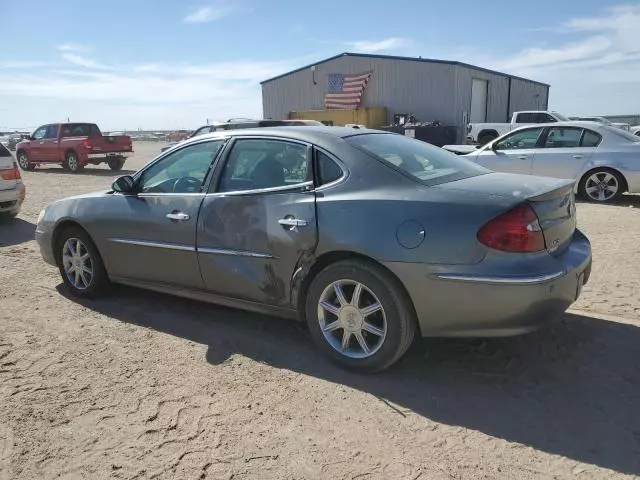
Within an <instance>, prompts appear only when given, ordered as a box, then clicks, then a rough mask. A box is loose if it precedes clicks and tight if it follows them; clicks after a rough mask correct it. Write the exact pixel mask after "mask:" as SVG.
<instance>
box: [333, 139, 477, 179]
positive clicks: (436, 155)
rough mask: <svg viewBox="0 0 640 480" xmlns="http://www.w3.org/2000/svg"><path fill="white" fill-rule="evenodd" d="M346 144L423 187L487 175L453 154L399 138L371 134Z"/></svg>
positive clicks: (420, 142)
mask: <svg viewBox="0 0 640 480" xmlns="http://www.w3.org/2000/svg"><path fill="white" fill-rule="evenodd" d="M345 140H346V141H347V142H348V143H350V144H351V145H353V146H354V147H357V148H359V149H361V150H364V151H365V152H367V153H369V154H370V155H372V156H373V157H375V158H377V159H379V160H382V161H383V162H384V163H386V164H388V165H391V166H392V167H394V168H395V169H397V170H400V171H401V172H403V173H405V174H407V175H409V176H410V177H412V178H413V179H414V180H417V181H419V182H421V183H424V184H426V185H438V184H440V183H446V182H453V181H455V180H460V179H463V178H468V177H474V176H476V175H483V174H485V173H489V170H487V169H485V168H483V167H481V166H479V165H476V164H475V163H472V162H470V161H468V160H465V159H462V158H460V157H459V156H457V155H454V154H453V153H449V152H447V151H446V150H443V149H441V148H439V147H435V146H433V145H430V144H428V143H425V142H422V141H420V140H414V139H411V138H407V137H404V136H402V135H394V134H384V133H373V134H367V135H355V136H353V137H347V138H346V139H345Z"/></svg>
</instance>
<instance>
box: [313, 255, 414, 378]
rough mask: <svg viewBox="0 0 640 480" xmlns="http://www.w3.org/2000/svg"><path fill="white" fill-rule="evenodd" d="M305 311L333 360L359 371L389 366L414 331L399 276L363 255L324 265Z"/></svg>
mask: <svg viewBox="0 0 640 480" xmlns="http://www.w3.org/2000/svg"><path fill="white" fill-rule="evenodd" d="M305 314H306V319H307V323H308V325H309V330H310V332H311V336H312V337H313V340H314V341H315V343H316V344H317V345H318V346H319V347H320V348H321V349H322V350H323V351H324V352H325V353H326V354H327V355H328V356H329V357H330V358H332V359H333V360H334V361H336V362H338V363H339V364H341V365H343V366H345V367H348V368H351V369H354V370H359V371H370V372H374V371H378V370H382V369H384V368H387V367H389V366H390V365H391V364H393V363H394V362H396V361H397V360H398V359H399V358H400V357H401V356H402V355H403V354H404V353H405V352H406V351H407V349H408V348H409V346H410V345H411V342H412V341H413V337H414V335H415V331H416V319H415V313H414V310H413V306H412V305H411V302H410V300H409V299H408V296H407V294H406V293H405V292H404V290H403V289H402V287H401V286H400V285H398V284H397V280H396V279H395V278H393V277H392V276H391V275H390V274H389V273H387V272H386V271H385V270H384V269H382V268H380V267H378V266H377V265H375V264H373V263H370V262H367V261H363V260H346V261H341V262H337V263H334V264H331V265H329V266H328V267H326V268H325V269H324V270H322V271H321V272H320V273H319V274H318V275H317V276H316V277H315V278H314V280H313V281H312V283H311V286H310V288H309V291H308V294H307V298H306V306H305Z"/></svg>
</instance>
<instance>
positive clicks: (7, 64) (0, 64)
mask: <svg viewBox="0 0 640 480" xmlns="http://www.w3.org/2000/svg"><path fill="white" fill-rule="evenodd" d="M51 65H52V64H51V63H50V62H30V61H24V60H7V61H0V69H30V68H42V67H48V66H51Z"/></svg>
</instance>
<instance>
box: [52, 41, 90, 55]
mask: <svg viewBox="0 0 640 480" xmlns="http://www.w3.org/2000/svg"><path fill="white" fill-rule="evenodd" d="M58 50H60V51H61V52H76V53H86V52H89V51H91V48H90V47H88V46H87V45H82V44H80V43H63V44H62V45H58Z"/></svg>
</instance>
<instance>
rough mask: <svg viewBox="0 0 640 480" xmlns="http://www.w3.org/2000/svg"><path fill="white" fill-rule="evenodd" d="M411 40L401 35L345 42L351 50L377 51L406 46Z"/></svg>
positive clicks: (361, 51)
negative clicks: (374, 39)
mask: <svg viewBox="0 0 640 480" xmlns="http://www.w3.org/2000/svg"><path fill="white" fill-rule="evenodd" d="M410 44H411V42H410V41H409V40H408V39H406V38H401V37H389V38H385V39H384V40H377V41H371V40H358V41H352V42H345V45H347V46H348V47H349V48H350V49H351V50H353V51H354V52H360V53H378V52H384V51H389V50H396V49H399V48H404V47H407V46H409V45H410Z"/></svg>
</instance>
